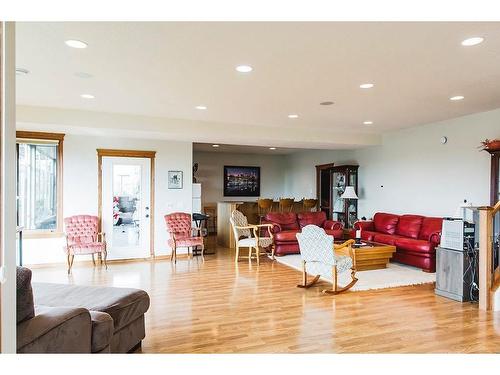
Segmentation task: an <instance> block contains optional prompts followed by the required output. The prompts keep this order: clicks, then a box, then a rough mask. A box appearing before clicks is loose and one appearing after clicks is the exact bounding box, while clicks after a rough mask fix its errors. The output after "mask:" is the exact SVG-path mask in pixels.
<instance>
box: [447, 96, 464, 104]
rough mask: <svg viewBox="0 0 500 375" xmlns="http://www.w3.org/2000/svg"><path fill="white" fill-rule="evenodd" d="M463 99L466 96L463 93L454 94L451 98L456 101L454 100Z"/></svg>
mask: <svg viewBox="0 0 500 375" xmlns="http://www.w3.org/2000/svg"><path fill="white" fill-rule="evenodd" d="M463 99H464V97H463V96H462V95H456V96H452V97H451V98H450V100H451V101H454V102H456V101H457V100H463Z"/></svg>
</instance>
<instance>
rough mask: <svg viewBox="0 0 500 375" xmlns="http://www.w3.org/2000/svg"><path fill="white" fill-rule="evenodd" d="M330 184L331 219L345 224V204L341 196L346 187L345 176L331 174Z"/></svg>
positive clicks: (335, 173)
mask: <svg viewBox="0 0 500 375" xmlns="http://www.w3.org/2000/svg"><path fill="white" fill-rule="evenodd" d="M332 182H333V184H332V211H333V213H332V219H333V220H337V221H341V222H342V223H344V224H345V202H344V200H343V199H342V198H341V196H342V194H344V190H345V187H346V175H345V174H344V173H340V172H333V176H332Z"/></svg>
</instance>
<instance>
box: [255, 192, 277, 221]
mask: <svg viewBox="0 0 500 375" xmlns="http://www.w3.org/2000/svg"><path fill="white" fill-rule="evenodd" d="M272 208H273V200H272V199H270V198H259V199H257V213H258V215H259V224H262V220H264V218H265V217H266V215H267V214H268V213H269V212H271V210H272Z"/></svg>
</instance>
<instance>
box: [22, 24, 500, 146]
mask: <svg viewBox="0 0 500 375" xmlns="http://www.w3.org/2000/svg"><path fill="white" fill-rule="evenodd" d="M478 35H479V36H483V37H484V38H485V41H484V42H483V43H482V44H480V45H477V46H474V47H463V46H462V45H461V44H460V43H461V41H462V40H463V39H465V38H467V37H470V36H478ZM66 39H79V40H83V41H85V42H87V43H88V48H86V49H73V48H69V47H67V46H66V45H65V44H64V41H65V40H66ZM16 58H17V66H18V67H19V68H25V69H28V70H29V71H30V73H29V74H28V75H26V76H18V77H17V78H18V79H17V99H18V104H21V105H25V106H42V107H53V108H64V109H78V110H85V111H96V112H106V113H107V112H111V113H126V114H135V115H144V116H152V117H159V118H170V119H185V120H194V121H198V122H200V121H202V122H205V121H206V122H207V124H210V123H212V124H214V123H217V124H228V125H227V131H226V133H227V134H232V135H236V134H237V133H238V132H239V131H240V129H245V130H246V131H248V129H251V127H252V126H258V127H259V128H256V129H260V130H259V131H261V129H262V127H272V128H275V129H276V128H277V129H281V130H282V132H285V133H286V132H288V131H290V132H293V131H297V134H299V133H298V131H307V132H309V131H311V133H313V130H314V133H318V130H319V129H321V130H323V131H325V132H326V133H325V137H324V138H325V140H324V141H325V144H327V143H328V142H329V140H328V139H327V138H328V133H327V132H333V131H335V132H337V133H338V132H340V133H345V134H347V133H359V134H363V133H382V132H385V131H388V130H392V129H398V128H404V127H409V126H414V125H420V124H425V123H430V122H434V121H439V120H444V119H449V118H453V117H458V116H461V115H465V114H470V113H475V112H481V111H486V110H490V109H494V108H498V107H500V69H499V67H500V23H474V22H463V23H400V22H397V23H384V22H372V23H370V22H365V23H352V22H351V23H342V22H315V23H297V22H294V23H288V22H280V23H278V22H271V23H259V22H247V23H242V22H240V23H220V22H210V23H200V22H192V23H174V22H150V23H134V22H101V23H96V22H89V23H18V24H17V56H16ZM238 64H249V65H251V66H253V68H254V71H253V72H252V73H250V74H241V73H237V72H236V71H235V70H234V68H235V66H236V65H238ZM77 72H85V73H88V74H91V75H92V77H91V78H80V77H77V76H76V75H75V73H77ZM365 82H373V83H375V87H374V88H373V89H370V90H362V89H360V88H359V85H360V84H361V83H365ZM82 93H90V94H93V95H95V99H93V100H84V99H82V98H80V94H82ZM453 95H464V96H465V100H463V101H458V102H451V101H449V100H448V98H449V97H450V96H453ZM327 100H331V101H334V102H335V104H334V105H331V106H320V105H319V103H320V102H322V101H327ZM201 104H203V105H206V106H207V107H208V109H207V110H206V111H200V110H196V109H195V108H194V107H195V106H197V105H201ZM290 113H297V114H299V116H300V117H299V118H298V119H295V120H290V119H288V118H287V115H288V114H290ZM365 120H371V121H374V123H375V124H374V125H373V126H369V127H368V126H365V125H362V122H363V121H365ZM229 124H230V125H229ZM207 126H208V125H207ZM320 134H321V133H320ZM219 138H220V139H211V140H208V142H220V143H223V142H224V139H223V138H224V136H223V135H222V136H220V137H219ZM296 141H297V142H296V143H295V144H294V142H293V141H290V142H288V143H287V146H289V147H303V146H304V144H303V143H304V142H302V143H301V145H300V146H297V145H298V144H299V143H300V142H299V141H303V139H297V140H296ZM336 141H337V143H338V139H337V140H336ZM332 142H333V141H332ZM232 143H233V142H232ZM246 144H252V142H247V143H246ZM255 144H258V143H255Z"/></svg>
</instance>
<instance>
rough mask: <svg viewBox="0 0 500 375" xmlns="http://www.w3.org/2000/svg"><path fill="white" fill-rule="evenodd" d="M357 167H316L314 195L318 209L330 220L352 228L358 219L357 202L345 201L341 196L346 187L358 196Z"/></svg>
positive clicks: (327, 165)
mask: <svg viewBox="0 0 500 375" xmlns="http://www.w3.org/2000/svg"><path fill="white" fill-rule="evenodd" d="M358 168H359V166H358V165H338V166H335V165H334V164H333V163H330V164H322V165H317V166H316V195H317V197H318V200H319V209H320V210H321V211H324V212H325V213H326V215H327V217H328V219H331V220H337V221H340V222H342V223H343V224H344V228H352V227H353V224H354V223H355V222H356V220H357V218H358V201H357V200H355V199H349V200H345V199H342V198H341V196H342V194H343V193H344V190H345V188H346V186H352V187H354V191H355V192H356V194H358Z"/></svg>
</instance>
